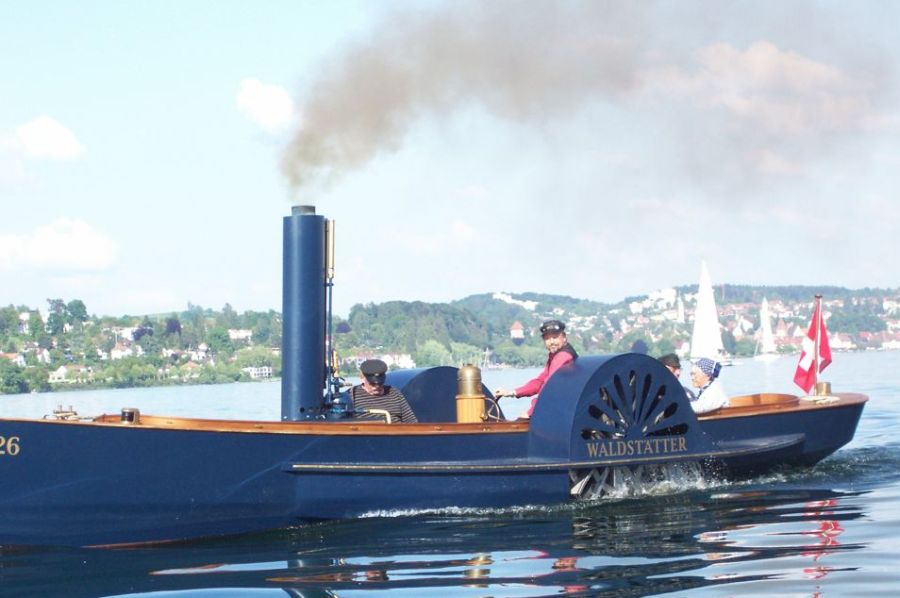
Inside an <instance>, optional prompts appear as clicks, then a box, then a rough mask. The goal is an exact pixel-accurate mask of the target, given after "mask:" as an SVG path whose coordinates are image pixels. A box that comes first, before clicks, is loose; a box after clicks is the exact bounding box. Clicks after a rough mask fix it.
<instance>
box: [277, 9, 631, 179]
mask: <svg viewBox="0 0 900 598" xmlns="http://www.w3.org/2000/svg"><path fill="white" fill-rule="evenodd" d="M636 18H637V14H636V13H635V12H633V11H632V10H631V9H630V8H629V3H626V2H599V1H588V2H557V1H554V2H550V1H547V2H538V1H528V2H523V1H516V2H512V1H492V2H488V3H468V2H452V3H449V4H448V5H447V6H445V7H443V8H441V9H438V10H436V11H434V12H427V13H426V12H420V13H412V12H406V13H404V14H395V15H392V16H391V17H390V18H389V19H386V20H385V22H384V23H382V24H381V26H380V27H378V28H376V30H375V31H374V32H373V33H372V35H371V37H370V39H368V40H366V41H364V42H361V43H358V44H356V45H354V46H352V47H349V48H347V49H346V50H345V51H344V52H343V53H342V54H341V55H340V56H338V57H337V58H335V59H334V60H333V61H332V62H331V63H329V64H326V65H325V67H324V68H323V70H322V71H321V72H320V73H319V74H318V76H317V77H315V78H313V79H312V80H311V81H310V83H309V85H308V93H307V95H306V97H305V99H304V101H303V102H302V106H301V125H300V129H299V131H298V132H297V134H296V135H295V136H294V138H293V139H292V140H291V142H290V144H289V146H288V148H287V150H286V152H285V154H284V157H283V160H282V169H283V171H284V173H285V174H286V176H287V177H288V179H289V180H290V182H291V185H292V186H293V187H294V188H299V187H303V186H306V185H310V184H313V183H315V184H318V185H325V186H327V185H328V184H329V183H331V182H333V181H334V180H336V179H337V178H339V177H340V176H341V175H343V174H345V173H346V172H348V171H350V170H353V169H355V168H359V167H362V166H363V165H365V164H366V163H367V162H368V161H369V160H371V159H372V158H373V157H375V156H376V155H377V154H379V153H380V152H384V151H393V150H396V149H397V148H398V147H399V146H400V145H401V143H402V141H403V138H404V136H405V134H406V133H407V131H408V129H409V128H410V126H411V125H412V124H413V123H414V122H415V121H416V120H417V119H418V118H421V117H423V116H427V115H433V114H442V113H448V112H450V111H452V110H454V109H456V108H458V107H461V106H463V105H466V104H474V105H479V106H481V107H483V108H484V109H485V110H487V111H489V112H490V113H491V114H493V115H495V116H497V117H499V118H505V119H509V120H515V121H523V120H529V121H531V122H538V123H539V122H542V121H546V120H550V119H553V118H555V117H558V116H561V115H565V114H567V113H570V112H571V111H572V110H575V109H578V108H579V107H580V106H581V105H583V104H584V103H585V102H587V101H592V100H596V99H599V98H608V97H615V96H616V95H618V94H621V93H623V92H626V91H628V90H629V89H632V88H633V87H634V86H635V85H636V76H635V72H636V64H635V62H636V61H637V56H638V52H637V50H636V48H635V47H634V41H633V39H629V38H625V37H621V36H620V35H618V33H617V32H620V31H628V32H633V31H634V29H635V23H634V22H633V21H634V20H635V19H636Z"/></svg>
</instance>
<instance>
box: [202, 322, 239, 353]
mask: <svg viewBox="0 0 900 598" xmlns="http://www.w3.org/2000/svg"><path fill="white" fill-rule="evenodd" d="M207 343H209V348H210V350H211V351H212V352H213V354H215V355H220V356H223V357H229V356H230V355H231V354H232V353H234V345H232V343H231V339H230V338H228V331H227V330H225V329H224V328H222V327H221V326H216V327H215V328H212V329H211V330H210V331H209V334H208V335H207Z"/></svg>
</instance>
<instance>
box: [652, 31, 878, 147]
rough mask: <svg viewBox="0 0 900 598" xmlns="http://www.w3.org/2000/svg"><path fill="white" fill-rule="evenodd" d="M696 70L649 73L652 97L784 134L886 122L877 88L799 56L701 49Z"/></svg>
mask: <svg viewBox="0 0 900 598" xmlns="http://www.w3.org/2000/svg"><path fill="white" fill-rule="evenodd" d="M696 58H697V63H696V65H695V66H694V68H693V69H692V70H690V71H689V70H684V69H681V68H678V67H673V66H665V67H663V68H659V69H657V70H651V71H648V72H647V73H646V82H647V83H648V86H649V87H650V88H652V89H656V90H659V91H662V92H663V93H665V94H666V95H673V96H680V97H688V98H692V99H693V100H694V101H696V102H697V103H698V104H700V105H704V106H712V107H720V108H723V109H725V110H726V111H727V112H728V113H730V114H731V115H732V116H735V117H737V118H738V119H740V120H742V121H745V122H747V123H749V124H750V125H752V126H755V127H763V128H764V129H765V130H767V131H769V132H772V133H779V134H792V135H798V134H806V133H810V132H823V131H839V130H860V129H864V128H872V127H874V126H877V123H881V122H882V121H883V116H881V115H879V114H878V113H877V112H876V110H875V108H874V106H873V101H872V99H873V98H872V95H873V94H874V93H875V91H876V90H875V89H874V86H873V83H872V82H871V81H868V80H866V79H865V78H863V77H860V76H854V75H852V74H850V73H847V72H845V71H843V70H841V69H840V68H838V67H835V66H832V65H829V64H824V63H821V62H817V61H815V60H812V59H810V58H807V57H805V56H803V55H801V54H799V53H797V52H793V51H785V50H781V49H779V48H778V47H777V46H776V45H775V44H773V43H771V42H768V41H757V42H755V43H753V44H751V45H750V46H749V47H748V48H747V49H746V50H745V51H741V50H739V49H737V48H735V47H734V46H732V45H730V44H726V43H717V44H712V45H709V46H706V47H704V48H701V49H700V50H699V51H698V52H697V53H696Z"/></svg>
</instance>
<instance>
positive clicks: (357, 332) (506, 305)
mask: <svg viewBox="0 0 900 598" xmlns="http://www.w3.org/2000/svg"><path fill="white" fill-rule="evenodd" d="M816 293H822V294H823V295H824V299H823V313H824V317H825V321H826V325H827V327H828V331H829V341H830V344H831V348H832V350H835V351H856V350H896V349H900V289H897V290H890V289H888V290H883V289H863V290H855V291H852V290H848V289H843V288H835V287H830V288H812V287H796V286H792V287H751V286H740V285H723V286H720V287H716V297H715V302H716V307H717V312H718V318H719V327H720V332H721V336H722V344H723V346H724V347H725V350H726V352H727V353H728V354H730V355H732V356H735V357H747V356H752V355H754V354H755V353H756V352H757V351H758V346H759V343H760V337H761V334H762V322H761V320H760V307H761V303H762V301H763V299H765V300H766V301H767V304H768V312H769V314H770V326H771V328H772V336H773V340H774V346H775V350H776V351H777V352H778V353H782V354H790V353H797V352H799V351H800V347H801V343H802V339H803V337H804V335H805V334H806V331H807V328H808V327H809V321H810V316H811V313H812V309H813V301H814V296H815V294H816ZM47 303H48V305H47V306H46V307H43V306H42V307H36V308H32V307H28V306H12V305H9V306H7V307H4V308H0V393H2V394H12V393H21V392H35V391H40V392H43V391H50V390H53V389H58V388H67V389H69V388H78V387H97V386H101V387H134V386H152V385H165V384H203V383H219V382H231V381H240V380H259V379H267V378H271V377H277V376H279V375H280V372H281V356H280V347H281V314H279V313H278V312H275V311H269V312H252V311H248V312H244V313H237V312H236V311H235V310H234V309H233V308H232V307H231V306H230V305H228V304H226V305H225V306H224V307H223V308H222V309H221V310H218V311H217V310H212V309H204V308H202V307H200V306H195V305H190V304H189V305H188V308H187V309H186V310H185V311H182V312H178V313H171V314H157V315H144V316H121V317H108V316H107V317H98V316H89V315H88V312H87V309H86V306H85V305H84V303H83V302H81V301H80V300H77V299H76V300H72V301H69V302H68V303H67V302H64V301H63V300H61V299H53V300H48V302H47ZM696 306H697V287H696V286H694V287H689V286H686V287H678V288H667V289H661V290H658V291H654V292H652V293H649V294H647V295H643V296H638V297H630V298H627V299H625V300H623V301H621V302H618V303H615V304H609V303H601V302H596V301H590V300H581V299H575V298H572V297H567V296H562V295H543V294H537V293H508V292H497V293H486V294H480V295H472V296H469V297H466V298H464V299H461V300H458V301H454V302H451V303H424V302H402V301H393V302H387V303H382V304H367V305H355V306H354V307H353V308H352V309H351V311H350V314H349V316H348V317H347V318H346V319H340V318H339V319H338V320H337V321H336V322H335V325H334V333H335V334H334V340H335V348H336V350H337V352H338V355H339V357H340V364H341V371H342V373H343V374H347V375H352V374H354V373H355V371H356V367H357V365H358V364H359V363H360V362H361V361H362V360H364V359H367V358H370V357H379V358H381V359H384V360H385V361H386V362H387V363H388V364H389V366H390V367H391V368H412V367H426V366H433V365H459V364H462V363H475V364H479V365H481V366H482V367H525V366H535V365H540V364H542V363H543V361H544V359H545V358H546V352H545V350H544V348H543V345H542V342H541V339H540V335H539V333H538V327H539V326H540V323H541V322H542V321H544V320H546V319H550V318H554V319H560V320H563V321H565V322H566V323H567V327H568V334H569V339H570V341H571V342H572V344H573V345H574V346H575V347H576V348H577V349H578V350H579V351H580V352H582V353H616V352H625V351H632V350H641V351H646V352H648V353H649V354H651V355H661V354H663V353H669V352H676V353H678V354H680V355H684V356H687V355H689V354H690V341H691V329H692V325H693V318H694V311H695V309H696Z"/></svg>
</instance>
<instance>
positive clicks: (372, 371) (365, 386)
mask: <svg viewBox="0 0 900 598" xmlns="http://www.w3.org/2000/svg"><path fill="white" fill-rule="evenodd" d="M359 373H360V374H361V376H362V383H360V384H357V385H356V386H354V387H353V388H351V389H350V399H351V400H352V401H353V407H354V408H356V409H357V410H362V411H366V410H370V409H380V410H383V411H387V412H388V413H390V414H391V423H404V424H414V423H416V422H418V421H419V420H418V419H416V414H415V413H413V410H412V408H411V407H410V406H409V403H408V402H407V401H406V397H404V396H403V393H402V392H400V390H399V389H397V388H394V387H393V386H387V385H385V383H384V379H385V376H386V374H387V364H386V363H384V362H383V361H381V360H380V359H367V360H365V361H364V362H362V363H361V364H360V366H359ZM372 415H375V414H372Z"/></svg>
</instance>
